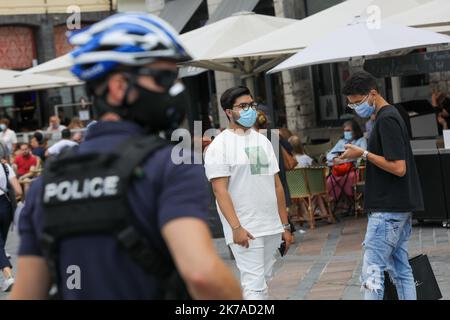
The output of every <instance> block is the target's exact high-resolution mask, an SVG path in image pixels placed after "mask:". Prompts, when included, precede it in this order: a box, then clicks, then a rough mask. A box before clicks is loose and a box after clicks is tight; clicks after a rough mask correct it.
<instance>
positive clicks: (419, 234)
mask: <svg viewBox="0 0 450 320" xmlns="http://www.w3.org/2000/svg"><path fill="white" fill-rule="evenodd" d="M366 225H367V219H366V218H357V219H355V218H353V217H348V218H343V219H342V220H341V221H340V222H339V223H337V224H333V225H329V224H326V223H322V224H321V223H320V222H319V223H318V225H317V227H316V229H314V230H306V229H305V230H306V233H304V234H299V233H298V232H296V233H295V244H294V245H293V247H291V249H290V250H289V253H288V254H287V255H286V256H285V257H283V258H281V257H279V258H278V260H277V262H276V264H275V268H274V277H273V280H272V282H271V283H270V285H269V294H270V298H271V299H274V300H280V299H281V300H286V299H289V300H290V299H294V300H298V299H302V300H360V299H362V293H361V292H360V283H359V276H360V273H361V267H362V250H361V244H362V242H363V240H364V235H365V231H366ZM215 242H216V247H217V248H218V250H219V252H220V254H221V256H222V258H224V259H225V260H226V262H227V263H228V265H229V266H230V267H231V268H232V269H233V271H234V272H235V274H236V276H239V272H238V270H237V268H236V267H235V263H234V261H233V260H232V259H231V256H230V253H229V251H228V248H227V247H226V246H225V241H224V239H216V240H215ZM409 252H410V256H411V257H413V256H415V255H418V254H420V253H426V254H428V257H429V259H430V262H431V265H432V268H433V271H434V273H435V275H436V278H437V281H438V283H439V286H440V289H441V291H442V295H443V299H446V300H448V299H450V230H449V229H444V228H442V226H441V225H440V224H434V225H432V224H431V225H430V224H428V225H422V226H420V227H414V228H413V234H412V236H411V240H410V244H409Z"/></svg>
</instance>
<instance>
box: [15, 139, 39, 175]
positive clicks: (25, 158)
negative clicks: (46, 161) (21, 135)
mask: <svg viewBox="0 0 450 320" xmlns="http://www.w3.org/2000/svg"><path fill="white" fill-rule="evenodd" d="M14 165H15V167H16V168H17V170H16V172H17V177H18V178H20V177H22V176H23V175H26V174H28V173H29V172H30V170H31V169H32V168H37V167H39V165H40V161H39V158H38V157H36V156H34V155H33V154H32V153H31V148H30V146H29V145H28V143H22V144H21V145H20V154H19V155H17V156H16V158H15V159H14Z"/></svg>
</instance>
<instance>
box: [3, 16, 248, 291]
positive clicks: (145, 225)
mask: <svg viewBox="0 0 450 320" xmlns="http://www.w3.org/2000/svg"><path fill="white" fill-rule="evenodd" d="M69 41H70V43H71V44H73V45H75V46H76V48H75V50H74V51H73V52H72V57H73V58H74V67H73V69H72V71H73V72H74V73H75V75H77V76H78V77H79V78H80V79H81V80H84V81H86V85H87V90H88V91H89V92H90V93H91V94H92V95H93V96H94V97H95V101H94V106H95V110H96V112H97V116H98V118H99V119H100V121H99V122H98V123H96V124H95V125H93V126H91V127H90V128H89V131H88V133H87V136H86V139H85V141H84V142H83V143H82V144H81V145H80V146H79V148H78V150H76V151H72V152H71V153H70V154H66V155H64V154H63V155H61V156H60V157H59V159H56V160H54V161H52V162H51V163H50V164H49V165H48V166H47V167H46V168H45V171H44V177H43V179H40V180H38V181H36V182H35V183H33V185H32V186H31V188H30V191H29V193H28V197H27V200H26V205H25V208H24V210H23V213H22V216H21V222H20V226H19V232H20V236H21V244H20V248H19V258H18V270H19V271H18V274H17V276H16V283H15V285H14V288H13V291H12V293H11V297H12V298H13V299H40V298H42V299H45V298H47V297H48V296H49V291H50V289H51V285H52V284H54V286H53V287H54V288H55V287H56V288H57V289H58V290H57V291H58V295H57V297H60V298H63V299H99V298H101V299H161V298H165V297H167V296H169V297H170V295H167V292H168V291H169V293H170V291H171V290H172V291H173V290H179V286H177V285H179V282H176V281H172V280H173V279H176V277H174V276H173V274H174V273H173V272H169V271H167V270H171V269H172V268H173V269H174V270H175V274H179V275H180V276H181V277H180V278H181V280H182V281H181V282H183V284H184V285H185V287H186V288H187V290H188V293H189V294H190V297H192V298H195V299H240V298H241V297H242V296H241V290H240V288H239V284H238V282H237V281H236V280H235V279H234V277H233V275H232V273H231V271H230V270H229V269H228V268H227V267H226V266H225V264H224V262H223V261H222V260H221V259H220V258H219V256H218V255H217V253H216V251H215V248H214V245H213V242H212V240H211V236H210V233H209V230H208V226H207V223H206V213H207V210H208V200H209V194H208V189H207V182H206V179H205V177H204V172H203V169H202V167H201V166H198V165H190V164H181V165H175V164H174V163H173V162H172V160H171V150H172V148H171V147H170V146H169V145H166V144H164V143H163V142H161V141H160V140H158V139H157V138H156V134H157V133H160V132H162V131H166V132H167V131H168V132H170V130H173V129H175V128H176V127H177V126H178V125H179V124H180V123H181V121H182V120H183V117H184V114H183V108H184V105H185V102H186V100H185V98H184V95H183V89H184V88H183V86H182V85H181V83H179V82H178V81H177V67H176V63H177V62H180V61H185V60H187V59H189V58H190V57H189V55H188V54H187V53H186V51H185V49H184V48H183V46H182V45H181V44H180V42H179V40H178V36H177V34H176V31H175V30H173V29H172V28H171V27H170V26H169V25H167V23H165V22H164V21H163V20H161V19H159V18H158V17H155V16H152V15H149V14H138V13H133V14H131V13H127V14H116V15H113V16H111V17H108V18H107V19H105V20H103V21H101V22H99V23H96V24H94V25H92V26H90V27H88V28H87V29H83V30H81V31H79V32H76V33H74V34H72V35H71V37H70V38H69ZM135 141H139V143H140V144H136V143H135ZM152 141H153V142H152ZM152 144H153V145H152ZM133 145H134V147H133ZM149 145H150V147H149ZM155 145H156V146H155ZM133 148H134V149H133ZM146 148H147V149H146ZM144 149H146V150H147V151H148V153H149V155H148V156H147V157H144V161H143V162H142V163H140V164H139V166H136V168H131V169H133V170H129V169H130V168H128V167H132V166H135V164H136V163H135V162H136V159H137V156H136V154H140V156H142V155H143V154H144V153H143V151H142V150H144ZM129 150H134V151H133V152H129ZM124 153H125V155H124ZM112 155H115V156H112ZM74 159H75V160H74ZM80 163H81V164H80ZM119 164H120V165H119ZM134 169H136V170H134ZM138 169H139V170H138ZM131 171H132V172H133V178H132V179H131V178H130V180H129V181H130V183H129V184H128V185H127V184H124V181H128V180H126V179H125V178H126V172H131ZM124 172H125V173H124ZM124 179H125V180H124ZM124 186H126V188H124ZM123 189H125V196H126V199H127V200H128V201H127V205H128V207H127V206H126V205H125V204H124V203H123V202H120V201H119V199H120V197H121V192H122V191H123ZM119 208H120V209H119ZM127 208H129V209H130V214H129V215H128V216H127V217H126V218H127V219H126V220H127V221H128V220H129V221H128V222H126V224H127V225H126V226H125V227H126V228H124V225H120V224H119V225H113V224H112V223H109V221H116V222H117V221H119V222H120V221H121V223H124V221H125V220H124V219H123V216H124V212H126V211H127ZM100 222H102V223H103V225H102V223H100ZM105 225H108V227H106V226H105ZM118 226H119V227H120V228H119V227H118ZM83 228H84V229H83ZM107 228H110V229H109V231H111V232H106V231H108V229H107ZM121 228H122V229H121ZM98 230H102V233H96V232H97V231H98ZM121 230H122V231H121ZM136 231H138V232H136ZM49 248H50V249H49ZM55 248H56V249H55ZM149 257H153V259H149ZM170 262H172V263H173V265H171V264H170ZM164 269H166V270H164ZM167 283H171V284H174V287H170V286H169V287H168V286H167ZM55 284H56V286H55ZM167 287H168V288H167ZM175 287H176V289H175ZM172 293H173V292H172ZM172 296H175V297H176V296H177V295H172Z"/></svg>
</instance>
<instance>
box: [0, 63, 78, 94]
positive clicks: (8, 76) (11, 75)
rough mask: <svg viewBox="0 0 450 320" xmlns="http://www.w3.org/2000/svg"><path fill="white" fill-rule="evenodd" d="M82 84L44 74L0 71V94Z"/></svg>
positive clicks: (71, 79)
mask: <svg viewBox="0 0 450 320" xmlns="http://www.w3.org/2000/svg"><path fill="white" fill-rule="evenodd" d="M81 84H83V82H81V81H79V80H77V79H75V80H74V79H73V78H64V77H56V76H49V75H44V74H22V73H21V72H17V71H11V70H1V69H0V94H6V93H14V92H23V91H34V90H43V89H49V88H59V87H68V86H78V85H81Z"/></svg>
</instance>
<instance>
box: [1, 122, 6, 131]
mask: <svg viewBox="0 0 450 320" xmlns="http://www.w3.org/2000/svg"><path fill="white" fill-rule="evenodd" d="M5 130H6V125H5V124H3V123H2V124H0V131H5Z"/></svg>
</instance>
